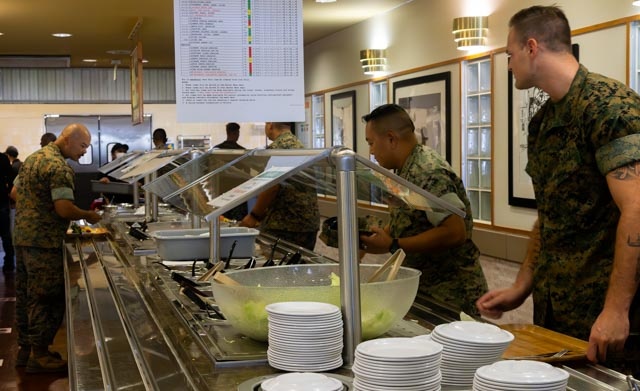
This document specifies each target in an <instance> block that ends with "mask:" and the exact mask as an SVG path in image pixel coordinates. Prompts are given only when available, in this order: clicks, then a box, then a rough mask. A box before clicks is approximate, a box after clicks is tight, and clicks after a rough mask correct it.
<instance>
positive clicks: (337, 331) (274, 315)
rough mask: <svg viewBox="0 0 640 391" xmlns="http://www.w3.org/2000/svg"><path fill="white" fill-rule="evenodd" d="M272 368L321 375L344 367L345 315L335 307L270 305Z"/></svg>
mask: <svg viewBox="0 0 640 391" xmlns="http://www.w3.org/2000/svg"><path fill="white" fill-rule="evenodd" d="M265 309H266V311H267V314H268V320H269V348H268V349H267V359H268V360H269V365H271V366H272V367H274V368H277V369H281V370H283V371H290V372H322V371H330V370H332V369H335V368H338V367H340V366H342V346H343V342H342V332H343V326H342V313H341V312H340V308H339V307H336V306H335V305H333V304H327V303H318V302H311V301H289V302H281V303H273V304H268V305H267V306H266V307H265Z"/></svg>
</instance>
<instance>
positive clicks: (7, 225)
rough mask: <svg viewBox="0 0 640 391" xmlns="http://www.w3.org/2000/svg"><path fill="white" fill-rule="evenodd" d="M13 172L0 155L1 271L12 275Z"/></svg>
mask: <svg viewBox="0 0 640 391" xmlns="http://www.w3.org/2000/svg"><path fill="white" fill-rule="evenodd" d="M13 178H14V175H13V170H12V168H11V163H9V158H8V157H7V155H5V154H4V153H0V239H2V249H3V250H4V264H3V265H2V271H3V272H5V273H12V272H13V271H14V269H15V267H16V266H15V252H14V250H13V242H12V241H11V204H10V199H9V192H10V191H11V188H12V187H13Z"/></svg>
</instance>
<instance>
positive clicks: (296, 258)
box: [287, 251, 302, 265]
mask: <svg viewBox="0 0 640 391" xmlns="http://www.w3.org/2000/svg"><path fill="white" fill-rule="evenodd" d="M301 260H302V254H300V252H298V251H296V253H295V254H293V256H292V257H291V258H290V259H289V262H287V265H297V264H299V263H300V261H301Z"/></svg>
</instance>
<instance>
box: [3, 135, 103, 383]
mask: <svg viewBox="0 0 640 391" xmlns="http://www.w3.org/2000/svg"><path fill="white" fill-rule="evenodd" d="M90 140H91V136H90V134H89V132H88V130H87V129H86V127H84V126H82V125H78V124H72V125H69V126H68V127H66V128H65V129H64V130H63V132H62V135H61V136H60V138H59V139H58V141H56V142H55V143H49V144H48V145H46V146H45V147H43V148H42V149H40V150H38V151H36V152H34V153H33V154H31V155H30V156H29V157H28V158H27V159H26V160H25V162H24V164H23V165H22V168H21V170H20V174H19V176H18V177H17V178H16V180H15V187H16V193H17V194H16V198H17V200H16V224H15V231H14V240H15V245H16V250H17V251H16V253H17V257H16V260H17V275H16V323H17V329H18V344H19V345H20V348H21V349H20V352H19V353H18V361H17V362H16V366H24V365H27V372H55V371H60V370H66V362H64V361H62V360H60V357H59V355H57V354H52V353H48V354H47V352H48V350H47V349H48V346H49V345H51V344H52V343H53V339H54V337H55V335H56V333H57V331H58V329H59V328H60V325H61V323H62V320H63V318H64V312H65V293H64V268H63V248H62V242H63V240H64V236H65V233H66V230H67V228H68V226H69V219H67V218H63V217H61V216H60V215H59V214H58V212H57V209H56V205H54V203H55V202H57V201H60V200H69V201H73V199H74V197H73V189H74V172H73V169H72V168H71V167H70V166H69V164H67V162H66V160H65V156H66V157H67V158H70V159H74V160H77V159H79V158H80V156H82V154H84V152H86V148H87V146H88V144H89V143H90ZM62 148H64V149H62ZM64 212H65V213H67V214H68V215H69V216H74V218H86V219H87V221H90V222H92V223H93V222H97V221H98V220H99V219H100V217H99V216H98V215H97V214H96V213H95V212H92V211H84V210H80V209H78V208H77V207H75V206H73V207H70V208H69V207H67V206H66V204H65V207H64ZM76 216H77V217H76ZM67 217H68V216H67ZM32 349H33V354H32V356H31V358H29V352H30V351H31V350H32ZM27 358H29V359H28V363H27V362H25V361H26V359H27Z"/></svg>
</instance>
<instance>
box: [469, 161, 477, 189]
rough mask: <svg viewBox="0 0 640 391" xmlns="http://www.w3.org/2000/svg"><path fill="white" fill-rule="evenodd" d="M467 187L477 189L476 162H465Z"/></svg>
mask: <svg viewBox="0 0 640 391" xmlns="http://www.w3.org/2000/svg"><path fill="white" fill-rule="evenodd" d="M467 187H478V161H477V160H467Z"/></svg>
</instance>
